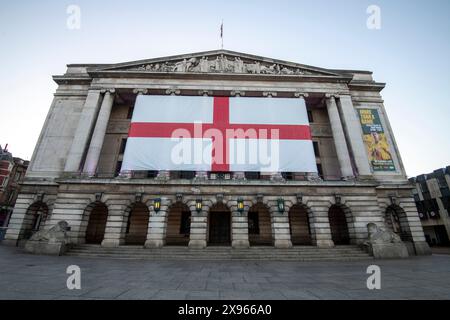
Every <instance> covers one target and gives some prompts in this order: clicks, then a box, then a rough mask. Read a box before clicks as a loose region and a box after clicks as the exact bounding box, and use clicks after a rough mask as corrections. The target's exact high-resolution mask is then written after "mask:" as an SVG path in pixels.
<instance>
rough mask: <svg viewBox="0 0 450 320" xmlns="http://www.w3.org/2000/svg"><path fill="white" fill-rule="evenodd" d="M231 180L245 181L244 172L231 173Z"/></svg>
mask: <svg viewBox="0 0 450 320" xmlns="http://www.w3.org/2000/svg"><path fill="white" fill-rule="evenodd" d="M233 180H246V179H245V172H243V171H236V172H234V173H233Z"/></svg>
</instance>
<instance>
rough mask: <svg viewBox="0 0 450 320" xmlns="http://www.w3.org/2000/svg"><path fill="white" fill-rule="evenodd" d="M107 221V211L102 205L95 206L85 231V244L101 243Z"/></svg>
mask: <svg viewBox="0 0 450 320" xmlns="http://www.w3.org/2000/svg"><path fill="white" fill-rule="evenodd" d="M107 219H108V209H107V208H106V206H105V205H103V204H97V205H96V206H95V207H94V208H93V209H92V211H91V214H90V215H89V222H88V226H87V229H86V243H89V244H100V243H101V242H102V241H103V237H104V236H105V228H106V220H107Z"/></svg>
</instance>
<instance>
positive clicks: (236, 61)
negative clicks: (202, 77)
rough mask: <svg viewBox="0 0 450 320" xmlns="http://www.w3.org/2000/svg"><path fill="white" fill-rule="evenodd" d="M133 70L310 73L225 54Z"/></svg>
mask: <svg viewBox="0 0 450 320" xmlns="http://www.w3.org/2000/svg"><path fill="white" fill-rule="evenodd" d="M129 70H132V71H147V72H198V73H202V72H203V73H247V74H248V73H249V74H276V75H308V74H313V73H312V72H310V71H308V70H304V69H301V68H295V67H289V66H285V65H282V64H278V63H272V64H270V63H265V62H261V61H244V60H242V59H241V58H240V57H227V56H224V55H220V56H216V57H215V58H214V57H205V56H203V57H201V58H196V57H192V58H190V59H183V60H181V61H176V62H172V61H166V62H155V63H148V64H143V65H141V66H138V67H134V68H131V69H129Z"/></svg>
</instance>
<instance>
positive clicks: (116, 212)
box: [102, 199, 127, 247]
mask: <svg viewBox="0 0 450 320" xmlns="http://www.w3.org/2000/svg"><path fill="white" fill-rule="evenodd" d="M126 208H127V203H126V201H124V200H119V199H114V200H110V201H108V219H107V221H106V228H105V236H104V238H103V241H102V247H118V246H120V245H122V244H124V242H125V229H126V223H127V219H126V218H125V210H126Z"/></svg>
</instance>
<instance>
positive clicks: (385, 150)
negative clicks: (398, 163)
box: [358, 109, 395, 171]
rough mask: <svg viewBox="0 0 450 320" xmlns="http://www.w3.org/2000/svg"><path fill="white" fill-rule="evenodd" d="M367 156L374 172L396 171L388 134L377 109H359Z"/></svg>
mask: <svg viewBox="0 0 450 320" xmlns="http://www.w3.org/2000/svg"><path fill="white" fill-rule="evenodd" d="M358 113H359V119H360V123H361V127H362V131H363V140H364V144H365V146H366V150H367V155H368V156H369V161H370V163H371V165H372V168H373V170H374V171H395V165H394V161H393V159H392V154H391V151H390V146H389V143H388V141H387V138H386V134H385V132H384V129H383V125H382V124H381V120H380V115H379V114H378V110H376V109H358Z"/></svg>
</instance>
